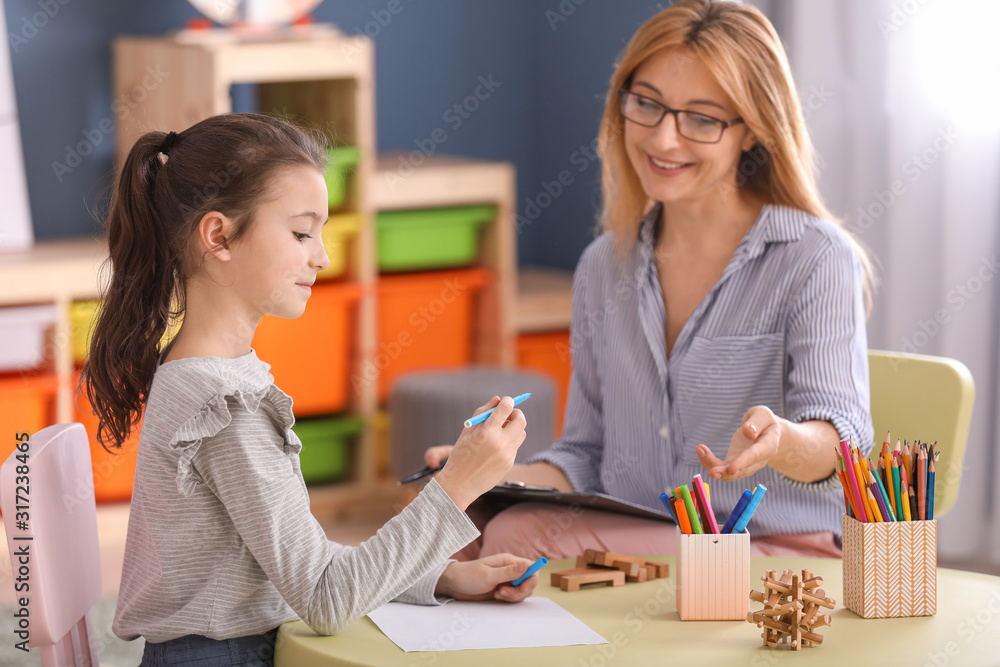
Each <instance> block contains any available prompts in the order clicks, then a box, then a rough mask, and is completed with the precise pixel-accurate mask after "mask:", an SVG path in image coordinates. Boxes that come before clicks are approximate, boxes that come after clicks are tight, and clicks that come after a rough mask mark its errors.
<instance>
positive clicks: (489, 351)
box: [0, 26, 517, 517]
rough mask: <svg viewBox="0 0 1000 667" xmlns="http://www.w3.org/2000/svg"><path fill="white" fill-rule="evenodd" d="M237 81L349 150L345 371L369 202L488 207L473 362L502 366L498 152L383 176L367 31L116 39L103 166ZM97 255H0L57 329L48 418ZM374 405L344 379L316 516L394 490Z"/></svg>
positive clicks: (371, 311) (224, 108) (92, 290)
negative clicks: (108, 149)
mask: <svg viewBox="0 0 1000 667" xmlns="http://www.w3.org/2000/svg"><path fill="white" fill-rule="evenodd" d="M151 71H154V72H159V73H160V77H159V80H158V82H157V83H156V84H155V85H148V83H149V81H150V79H149V76H150V72H151ZM241 83H250V84H256V86H257V92H258V109H259V110H261V111H263V112H273V111H276V112H278V113H279V114H283V115H286V116H288V117H289V118H290V119H291V120H293V121H295V120H300V121H305V122H306V123H307V124H308V125H311V126H313V127H317V128H318V129H321V130H322V131H323V132H325V133H326V134H327V136H328V138H329V140H330V143H331V144H332V145H334V146H344V145H352V146H357V147H358V149H359V152H360V162H359V165H358V167H357V169H356V170H355V173H354V174H353V176H352V178H353V179H354V182H353V184H352V185H351V187H350V189H349V195H348V198H347V201H346V203H345V205H344V207H342V209H338V212H339V211H342V210H343V209H347V212H352V213H356V214H358V215H359V216H360V217H361V221H362V223H361V230H360V231H359V232H358V235H357V236H356V237H355V238H354V239H353V241H352V242H351V243H349V244H348V247H349V248H350V250H349V252H350V256H349V257H348V262H347V265H348V267H349V268H348V275H347V280H349V281H351V282H355V283H358V284H360V285H361V286H362V289H363V293H364V296H363V297H362V300H361V302H360V304H359V307H358V314H357V318H356V329H355V331H354V332H353V333H354V345H353V349H354V350H355V353H354V359H353V362H352V371H353V372H360V370H361V369H363V368H366V367H371V366H372V365H374V359H375V355H376V351H377V346H378V340H377V326H376V325H377V303H376V294H377V290H376V289H375V287H376V281H377V277H378V271H377V266H376V253H375V232H374V213H375V211H380V210H399V209H407V208H431V207H434V208H436V207H446V206H462V205H470V204H493V205H495V206H496V208H497V214H496V218H495V220H494V221H493V222H492V223H490V224H487V225H486V226H485V227H484V229H483V231H482V235H483V236H482V243H481V251H480V258H479V261H478V263H477V265H478V266H480V267H482V268H486V269H488V270H489V271H490V272H491V274H492V276H493V281H492V283H491V285H490V286H489V287H488V288H487V289H485V290H484V291H483V292H482V293H481V294H480V295H479V297H478V298H477V305H476V311H475V322H474V345H473V356H474V362H475V363H483V364H494V365H500V366H505V367H513V366H514V365H515V344H516V334H517V325H516V322H515V299H516V267H517V249H516V238H515V233H514V223H513V212H514V205H515V173H514V168H513V166H512V165H510V164H508V163H491V162H483V161H477V160H467V159H459V158H445V157H438V156H434V157H432V158H428V159H426V160H425V161H423V162H422V163H421V165H419V166H417V167H415V168H414V169H413V170H412V172H410V171H408V172H407V174H406V175H405V176H404V177H403V178H402V179H394V178H392V176H393V170H394V167H395V166H396V164H397V159H396V158H395V157H394V156H385V157H383V158H381V159H379V160H376V152H375V101H374V90H375V86H374V48H373V44H372V42H371V40H369V39H368V38H366V37H360V36H348V35H344V34H342V33H340V32H338V31H337V30H336V29H334V28H332V27H329V26H315V27H313V28H310V29H307V30H296V31H290V32H287V33H282V34H279V35H277V36H275V37H274V38H270V39H263V38H253V39H245V40H233V39H231V38H230V36H228V35H225V34H223V33H219V32H218V31H209V32H207V33H204V34H199V33H193V32H191V31H184V32H182V33H178V34H176V35H173V36H168V37H162V38H132V37H126V38H121V39H118V40H116V42H115V44H114V98H115V99H116V100H122V101H127V102H128V103H129V104H130V105H131V106H130V108H129V113H128V114H127V115H126V116H125V117H124V118H122V119H121V120H120V122H119V123H118V125H117V127H116V139H117V148H116V159H117V164H119V165H120V164H122V163H123V161H124V157H125V155H127V151H128V149H129V147H130V146H131V145H132V144H133V143H134V142H135V140H136V139H137V138H138V137H139V136H140V135H141V134H142V133H144V132H147V131H151V130H160V131H169V130H175V131H178V132H180V131H182V130H184V129H185V128H187V127H189V126H191V125H192V124H194V123H196V122H198V121H199V120H202V119H203V118H206V117H208V116H210V115H214V114H218V113H225V112H229V111H231V110H232V99H231V90H232V86H233V85H234V84H241ZM139 91H142V92H141V93H140V92H139ZM140 98H141V99H140ZM106 254H107V251H106V246H105V244H104V243H103V242H102V241H79V242H60V243H45V242H43V243H39V244H37V245H36V247H35V248H34V249H32V250H30V251H26V252H25V253H20V254H15V255H5V256H0V284H3V285H5V286H6V285H11V284H17V285H18V286H19V287H18V288H17V289H16V290H15V289H6V288H5V289H4V290H2V294H0V305H7V304H14V303H26V302H56V303H57V304H58V305H59V311H60V320H59V323H58V324H57V326H56V333H55V338H56V340H57V341H64V344H60V345H57V346H56V349H55V354H56V359H55V363H54V366H55V370H56V373H57V374H58V376H59V380H60V383H59V394H58V401H57V405H58V411H57V419H58V420H59V421H70V420H72V391H73V387H71V386H70V384H71V380H72V373H73V359H72V345H71V344H70V340H71V333H72V332H71V331H70V328H71V325H70V323H69V318H68V309H69V305H70V303H71V302H72V301H74V300H77V299H93V298H96V297H97V296H98V294H99V285H98V278H97V272H96V269H97V267H98V266H99V265H100V263H101V262H102V261H103V260H104V258H105V257H106ZM8 275H9V276H11V278H10V279H9V280H8ZM14 275H17V281H16V283H15V282H13V280H14V279H13V276H14ZM377 411H378V400H377V389H376V383H374V382H368V383H360V384H359V387H358V388H354V387H352V398H351V401H350V412H352V413H353V414H357V415H360V416H362V417H364V418H365V419H366V420H368V424H369V428H367V429H366V431H365V434H364V435H363V436H362V437H361V439H360V442H359V443H357V446H356V449H355V451H354V466H353V474H352V475H351V477H350V479H349V480H346V481H343V482H338V483H333V484H329V485H318V486H313V487H311V489H310V496H311V499H312V503H313V511H314V513H315V514H317V516H327V517H329V516H335V515H337V514H343V513H348V512H353V511H367V510H371V509H372V508H377V507H382V508H385V509H388V508H391V507H392V506H393V505H394V504H395V503H398V502H399V500H400V498H401V496H400V494H399V489H398V487H397V486H396V484H395V480H391V479H386V478H382V477H380V476H379V474H378V467H377V462H376V452H375V439H376V429H375V428H373V421H374V418H375V417H376V416H377Z"/></svg>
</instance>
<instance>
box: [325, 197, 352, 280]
mask: <svg viewBox="0 0 1000 667" xmlns="http://www.w3.org/2000/svg"><path fill="white" fill-rule="evenodd" d="M359 229H361V216H360V215H358V214H356V213H345V214H343V215H331V216H330V221H329V222H327V223H326V225H325V226H324V227H323V247H324V248H326V254H327V256H328V257H329V258H330V266H328V267H327V268H325V269H323V270H322V271H320V272H319V273H317V274H316V277H317V278H320V279H324V278H339V277H340V276H342V275H344V272H345V271H347V248H348V241H350V240H351V239H352V238H353V237H354V236H355V235H356V234H357V233H358V230H359Z"/></svg>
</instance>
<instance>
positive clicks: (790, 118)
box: [598, 0, 873, 307]
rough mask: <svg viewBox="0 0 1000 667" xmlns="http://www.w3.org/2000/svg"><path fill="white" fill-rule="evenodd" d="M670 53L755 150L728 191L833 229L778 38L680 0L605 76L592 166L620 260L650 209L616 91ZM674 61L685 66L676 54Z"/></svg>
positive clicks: (754, 24) (748, 18)
mask: <svg viewBox="0 0 1000 667" xmlns="http://www.w3.org/2000/svg"><path fill="white" fill-rule="evenodd" d="M668 48H679V49H683V50H684V51H686V52H688V53H690V54H691V55H693V56H694V57H696V58H698V59H699V60H701V62H702V63H703V64H704V65H705V67H706V68H707V69H708V70H709V72H711V74H712V76H713V77H714V78H715V80H716V81H717V82H718V84H719V86H720V87H721V88H722V89H723V91H725V93H726V95H728V96H729V99H730V100H732V102H733V104H734V106H735V107H736V111H737V113H738V114H739V116H740V117H741V118H743V121H744V122H745V123H746V126H747V128H749V130H750V132H752V133H753V135H754V136H755V137H756V138H757V143H756V144H755V145H754V146H753V147H752V148H751V149H750V150H749V151H746V152H744V153H743V154H742V155H741V156H740V160H739V164H738V166H737V186H738V187H740V188H743V189H745V190H747V191H748V192H751V193H753V194H754V195H756V196H757V197H759V198H760V199H762V200H764V201H765V202H767V203H770V204H779V205H782V206H788V207H791V208H796V209H799V210H802V211H805V212H807V213H810V214H812V215H814V216H817V217H819V218H824V219H826V220H829V221H831V222H834V223H836V224H840V221H839V220H837V219H836V218H835V217H834V216H833V215H832V214H831V213H830V211H828V210H827V208H826V206H825V205H824V204H823V201H822V198H821V197H820V194H819V191H818V189H817V187H816V181H815V178H814V176H813V173H814V168H815V163H814V155H813V147H812V142H811V141H810V139H809V134H808V131H807V130H806V125H805V120H804V118H803V116H802V105H801V104H800V102H799V96H798V93H797V92H796V90H795V85H794V83H793V81H792V72H791V68H790V67H789V64H788V58H787V56H786V55H785V49H784V47H783V46H782V43H781V38H779V37H778V33H777V32H776V31H775V30H774V26H772V25H771V22H770V21H768V20H767V17H766V16H764V14H763V13H761V11H760V10H759V9H757V8H756V7H753V6H751V5H746V4H743V3H742V2H738V1H733V0H680V2H678V3H676V4H674V5H672V6H670V7H668V8H667V9H664V10H663V11H661V12H659V13H658V14H656V15H655V16H653V17H652V18H651V19H649V20H648V21H646V23H644V24H643V25H642V26H641V27H640V28H639V30H638V31H636V33H635V35H633V36H632V39H631V40H630V41H629V43H628V46H627V47H626V48H625V51H624V53H622V55H621V57H620V58H619V61H618V64H617V67H616V68H615V73H614V75H612V77H611V88H610V90H609V91H608V98H607V104H606V106H605V108H604V116H603V117H602V118H601V127H600V132H599V134H598V147H599V152H600V155H601V159H602V165H601V191H602V194H603V199H604V205H603V211H602V213H601V224H602V227H603V228H604V230H605V231H611V232H614V233H615V246H616V248H617V250H618V252H619V256H620V257H622V258H624V256H625V255H626V254H627V253H628V252H629V250H630V249H631V248H632V247H633V246H634V245H635V242H636V238H637V236H638V231H639V223H640V220H641V218H642V216H643V214H644V213H645V212H646V211H648V209H649V208H650V207H651V205H652V204H653V202H651V201H650V200H649V198H648V197H647V196H646V193H645V192H644V191H643V188H642V184H641V182H640V181H639V176H638V175H637V174H636V172H635V169H633V167H632V164H631V162H630V161H629V157H628V154H627V153H626V149H625V141H624V123H625V120H624V118H623V117H622V115H621V112H620V111H619V109H618V91H619V90H620V89H622V88H627V87H628V84H629V82H630V79H631V77H632V75H633V74H634V72H635V70H636V69H637V68H638V67H639V65H640V64H642V63H643V62H644V61H645V60H646V59H647V58H649V57H650V56H652V55H653V54H654V53H657V52H658V51H662V50H663V49H668ZM678 57H685V56H684V55H683V54H682V55H679V56H678ZM849 237H850V240H851V244H852V245H853V246H854V251H855V252H856V253H857V255H858V259H859V260H860V261H861V264H862V266H863V267H864V271H865V284H864V289H865V301H866V303H867V304H868V305H869V307H870V304H871V292H870V284H871V280H872V275H873V274H872V269H871V262H870V261H869V259H868V255H867V253H866V252H865V250H864V248H863V247H862V246H861V245H860V244H859V243H858V241H857V239H855V238H854V237H853V236H850V235H849Z"/></svg>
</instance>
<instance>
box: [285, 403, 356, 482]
mask: <svg viewBox="0 0 1000 667" xmlns="http://www.w3.org/2000/svg"><path fill="white" fill-rule="evenodd" d="M292 430H293V431H295V435H297V436H299V440H301V441H302V451H301V453H299V466H300V467H301V469H302V478H303V479H304V480H305V481H306V482H307V483H310V484H311V483H313V482H331V481H334V480H337V479H340V478H342V477H344V476H345V475H346V474H347V472H348V469H349V467H350V465H349V464H350V458H351V456H350V449H351V440H352V439H353V438H354V437H355V436H357V435H358V434H360V433H361V432H362V431H364V430H365V420H364V419H362V418H361V417H332V418H323V419H303V420H302V421H297V422H295V428H293V429H292Z"/></svg>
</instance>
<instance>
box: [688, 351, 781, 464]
mask: <svg viewBox="0 0 1000 667" xmlns="http://www.w3.org/2000/svg"><path fill="white" fill-rule="evenodd" d="M784 348H785V345H784V335H783V334H782V333H780V332H779V333H772V334H762V335H756V336H721V337H717V338H700V337H696V338H694V339H693V340H692V341H691V345H690V347H689V348H688V350H687V351H686V352H685V354H684V360H683V364H682V365H681V366H680V368H679V369H678V371H677V376H676V377H677V384H676V385H675V389H674V403H675V405H676V406H677V409H678V411H679V419H680V422H681V426H682V428H683V433H684V443H683V446H682V453H681V456H680V459H681V461H682V462H683V463H688V464H693V465H698V464H699V461H698V455H697V454H696V453H695V447H696V446H698V445H699V444H702V443H704V444H705V445H707V446H708V447H709V448H710V449H711V450H712V451H713V452H714V453H715V455H716V456H718V457H719V458H720V459H725V458H726V453H727V452H728V450H729V443H730V441H731V440H732V437H733V434H735V433H736V430H737V429H738V428H739V426H740V423H741V421H742V419H743V415H744V414H745V413H746V411H747V410H748V409H750V408H751V407H753V406H755V405H766V406H767V407H769V408H771V410H773V411H774V413H775V414H781V413H782V412H783V395H782V384H783V382H782V376H783V373H784V369H783V365H782V361H783V358H784V354H785V352H784Z"/></svg>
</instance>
